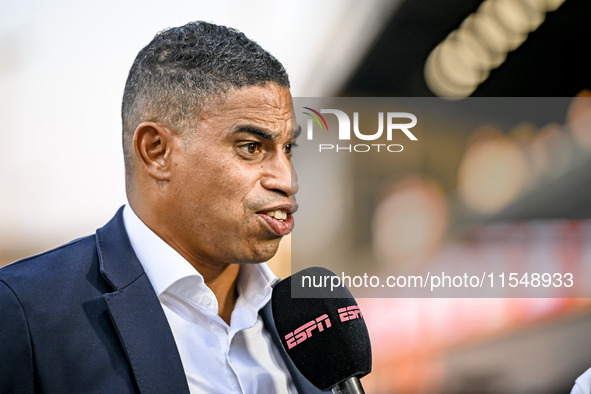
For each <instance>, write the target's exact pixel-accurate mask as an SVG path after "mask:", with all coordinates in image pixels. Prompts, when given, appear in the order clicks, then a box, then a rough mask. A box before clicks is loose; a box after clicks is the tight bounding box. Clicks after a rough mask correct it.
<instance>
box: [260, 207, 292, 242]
mask: <svg viewBox="0 0 591 394" xmlns="http://www.w3.org/2000/svg"><path fill="white" fill-rule="evenodd" d="M291 214H292V213H291V211H289V210H287V209H274V210H272V211H263V212H259V215H260V217H261V218H262V219H263V220H264V221H265V223H267V225H268V226H269V227H270V229H271V230H272V232H273V233H275V235H278V236H281V237H282V236H284V235H287V234H289V233H290V232H291V230H292V229H293V218H292V215H291Z"/></svg>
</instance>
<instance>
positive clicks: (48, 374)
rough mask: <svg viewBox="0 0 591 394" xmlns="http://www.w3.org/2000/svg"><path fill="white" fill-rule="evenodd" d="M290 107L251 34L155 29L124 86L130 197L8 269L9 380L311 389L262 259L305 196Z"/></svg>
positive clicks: (39, 387)
mask: <svg viewBox="0 0 591 394" xmlns="http://www.w3.org/2000/svg"><path fill="white" fill-rule="evenodd" d="M292 113H293V111H292V102H291V96H290V93H289V80H288V77H287V74H286V72H285V70H284V68H283V66H282V65H281V64H280V63H279V62H278V61H277V60H276V59H275V58H274V57H272V56H271V55H270V54H269V53H267V52H266V51H264V50H263V49H262V48H261V47H260V46H258V45H257V44H256V43H254V42H252V41H251V40H249V39H248V38H246V37H245V36H244V35H243V34H241V33H239V32H237V31H235V30H233V29H229V28H226V27H222V26H216V25H213V24H209V23H203V22H199V23H190V24H188V25H185V26H182V27H179V28H172V29H169V30H166V31H164V32H161V33H159V34H158V35H156V37H155V38H154V39H153V40H152V42H151V43H150V44H148V46H146V47H145V48H144V49H142V50H141V51H140V53H139V54H138V56H137V58H136V60H135V62H134V63H133V66H132V67H131V70H130V73H129V77H128V80H127V83H126V86H125V92H124V96H123V105H122V119H123V151H124V158H125V177H126V192H127V198H128V202H129V204H128V205H126V206H125V207H124V208H122V209H120V210H119V212H118V213H117V214H116V215H115V217H114V218H113V219H112V220H111V221H110V222H109V223H108V224H107V225H105V226H104V227H103V228H101V229H99V230H97V232H96V235H94V236H90V237H86V238H81V239H78V240H76V241H73V242H71V243H69V244H67V245H64V246H61V247H59V248H57V249H55V250H52V251H49V252H46V253H43V254H41V255H39V256H35V257H32V258H28V259H25V260H22V261H19V262H17V263H14V264H12V265H9V266H7V267H5V268H4V269H2V270H0V310H1V311H2V319H0V357H1V358H0V392H2V393H4V392H18V393H26V392H48V393H67V392H107V393H125V392H135V391H140V392H146V393H148V392H153V393H167V392H170V393H182V392H189V390H190V391H191V392H194V393H235V392H244V393H273V392H294V391H295V390H296V389H297V390H298V391H300V392H313V391H315V389H314V388H313V387H312V386H311V385H310V384H309V382H307V381H306V380H305V379H304V378H303V377H302V376H301V375H299V373H297V371H296V370H295V369H294V368H293V365H292V364H290V362H289V360H287V358H286V356H285V353H284V352H283V350H282V349H281V345H280V343H279V341H278V338H277V334H276V332H273V329H272V322H270V321H269V319H270V314H269V310H268V301H269V299H270V295H271V286H272V285H273V283H274V282H275V281H276V280H277V278H275V277H274V275H273V274H272V273H271V272H270V270H269V268H268V267H267V266H266V265H265V264H264V263H262V262H264V261H266V260H267V259H269V258H270V257H272V256H273V255H274V254H275V252H276V250H277V248H278V245H279V241H280V240H281V238H282V237H283V236H284V235H286V234H288V233H289V232H290V231H291V229H292V226H293V219H292V215H293V213H294V212H295V211H296V209H297V205H296V203H295V200H294V194H295V193H296V191H297V182H295V177H292V171H293V169H292V165H291V149H292V146H293V144H294V141H295V138H296V137H297V134H298V132H299V128H298V127H297V125H296V123H295V120H294V118H293V116H292ZM294 175H295V174H294ZM265 305H267V307H265Z"/></svg>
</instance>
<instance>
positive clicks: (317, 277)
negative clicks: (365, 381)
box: [271, 267, 371, 394]
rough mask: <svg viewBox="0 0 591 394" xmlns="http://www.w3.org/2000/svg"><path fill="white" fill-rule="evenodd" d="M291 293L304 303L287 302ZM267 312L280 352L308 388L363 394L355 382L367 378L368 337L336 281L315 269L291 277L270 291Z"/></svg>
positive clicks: (354, 306)
mask: <svg viewBox="0 0 591 394" xmlns="http://www.w3.org/2000/svg"><path fill="white" fill-rule="evenodd" d="M337 281H338V286H336V287H335V286H334V284H336V283H337ZM319 284H323V285H322V286H319ZM292 290H293V293H294V295H295V296H298V297H306V298H292ZM329 297H330V298H329ZM271 307H272V311H273V319H274V321H275V327H276V329H277V332H278V333H279V337H280V339H281V343H282V345H283V348H284V349H285V351H286V353H287V354H288V355H289V358H290V359H291V361H292V362H293V364H294V365H295V366H296V368H297V369H298V370H299V371H300V372H301V373H302V375H304V377H305V378H306V379H308V380H309V381H310V383H312V384H313V385H314V386H316V387H317V388H319V389H321V390H324V391H328V390H332V391H333V393H335V394H336V393H343V394H349V393H351V394H361V393H364V391H363V387H362V386H361V382H360V381H359V379H360V378H361V377H363V376H365V375H367V374H368V373H370V372H371V344H370V341H369V334H368V332H367V327H366V326H365V321H364V319H363V314H362V313H361V310H360V309H359V306H357V303H356V302H355V299H354V298H353V295H352V294H351V292H350V291H349V289H347V287H345V286H344V285H341V283H340V278H339V277H338V276H336V275H335V274H334V273H333V272H331V271H330V270H328V269H326V268H320V267H312V268H306V269H304V270H302V271H300V272H298V273H296V274H293V275H292V276H290V277H288V278H286V279H284V280H282V281H281V282H279V283H278V284H277V285H275V287H274V288H273V296H272V298H271Z"/></svg>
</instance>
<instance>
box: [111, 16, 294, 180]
mask: <svg viewBox="0 0 591 394" xmlns="http://www.w3.org/2000/svg"><path fill="white" fill-rule="evenodd" d="M267 82H275V83H277V84H279V85H280V86H285V87H288V88H289V78H288V76H287V73H286V71H285V69H284V68H283V66H282V65H281V63H280V62H279V61H278V60H277V59H276V58H275V57H273V56H272V55H271V54H270V53H269V52H267V51H265V50H264V49H263V48H261V46H260V45H258V44H257V43H256V42H254V41H252V40H250V39H249V38H247V37H246V36H245V35H244V34H243V33H241V32H239V31H237V30H235V29H232V28H229V27H226V26H218V25H214V24H212V23H207V22H201V21H198V22H191V23H188V24H186V25H184V26H180V27H173V28H170V29H167V30H164V31H162V32H160V33H158V34H157V35H156V36H155V37H154V39H153V40H152V41H151V42H150V43H149V44H148V45H147V46H146V47H145V48H144V49H142V50H141V51H140V52H139V53H138V55H137V57H136V58H135V61H134V62H133V65H132V66H131V69H130V70H129V76H128V77H127V83H126V84H125V91H124V93H123V102H122V106H121V118H122V122H123V153H124V158H125V167H126V174H127V175H129V171H130V167H131V154H132V152H133V147H132V142H133V135H134V133H135V129H136V128H137V126H138V125H139V124H140V123H141V122H144V121H154V122H159V123H161V124H164V125H165V126H167V127H169V128H171V129H172V130H174V131H176V132H177V133H180V134H182V133H184V132H185V131H186V130H188V129H191V128H193V127H194V125H195V122H196V119H197V118H198V114H199V111H200V110H201V109H202V107H203V105H204V103H205V102H207V101H208V100H209V99H211V98H212V97H221V96H222V95H223V94H224V93H225V92H227V91H229V90H230V89H231V88H241V87H244V86H251V85H264V84H265V83H267Z"/></svg>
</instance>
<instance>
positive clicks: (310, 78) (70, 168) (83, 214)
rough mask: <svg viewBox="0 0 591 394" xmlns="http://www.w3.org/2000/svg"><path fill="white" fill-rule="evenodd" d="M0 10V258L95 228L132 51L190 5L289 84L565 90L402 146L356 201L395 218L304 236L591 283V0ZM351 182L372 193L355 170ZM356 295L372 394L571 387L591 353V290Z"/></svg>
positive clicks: (339, 177) (185, 16)
mask: <svg viewBox="0 0 591 394" xmlns="http://www.w3.org/2000/svg"><path fill="white" fill-rule="evenodd" d="M0 9H1V10H2V12H0V92H1V93H2V94H1V95H0V119H2V122H3V128H2V129H1V130H0V136H1V139H2V141H3V143H4V149H3V153H2V155H0V176H1V178H2V186H0V265H4V264H7V263H10V262H11V261H14V260H16V259H18V258H21V257H24V256H27V255H30V254H34V253H37V252H40V251H43V250H45V249H47V248H50V247H52V246H57V245H59V244H61V243H64V242H67V241H69V240H71V239H73V238H76V237H78V236H81V235H85V234H89V233H91V232H93V231H94V229H95V228H97V227H100V226H101V225H102V224H104V223H105V222H106V221H107V220H108V219H109V218H110V217H111V216H112V214H113V213H114V212H115V210H116V209H117V208H118V207H119V206H120V205H121V204H123V203H124V202H125V195H124V189H123V171H122V166H123V160H122V154H121V150H120V148H119V146H120V120H119V106H120V98H121V93H122V90H123V86H124V82H125V78H126V74H127V71H128V69H129V66H130V65H131V62H132V61H133V57H134V56H135V54H136V53H137V52H138V50H139V49H140V48H141V47H142V46H143V45H145V44H146V43H147V42H148V41H149V40H150V39H151V37H152V36H153V35H154V33H155V32H156V31H157V30H161V29H164V28H166V27H169V26H173V25H180V24H183V23H186V22H187V21H189V20H197V19H202V20H208V21H212V22H215V23H220V24H226V25H229V26H233V27H236V28H238V29H240V30H242V31H244V32H245V33H246V34H247V35H248V36H249V37H251V38H253V39H255V40H256V41H258V42H259V43H260V44H261V45H262V46H263V47H265V48H266V49H268V50H269V51H270V52H272V53H273V54H274V55H275V56H277V57H278V58H279V59H280V60H281V61H282V62H283V63H284V64H285V66H286V68H287V70H288V72H289V74H290V77H291V80H292V84H293V88H292V93H293V95H294V96H299V97H308V96H317V97H329V96H347V97H360V96H362V97H437V96H454V97H466V96H468V97H564V98H567V99H565V100H561V102H564V103H565V104H564V105H563V107H562V108H557V111H562V112H561V113H562V115H561V116H562V117H561V118H560V119H558V120H556V119H554V118H553V119H552V120H551V121H548V122H547V123H546V122H544V121H543V120H540V118H542V119H543V116H540V115H543V114H536V116H532V119H521V120H520V121H519V122H518V123H516V124H514V125H511V126H507V125H506V124H494V123H492V124H487V125H486V127H479V128H474V129H460V130H457V131H456V132H454V133H450V134H446V135H445V136H443V135H433V136H430V138H429V140H427V139H425V143H422V145H421V149H420V151H419V152H418V153H417V154H416V155H413V156H412V157H413V159H412V160H410V161H408V162H405V163H401V165H400V166H398V167H392V166H388V167H384V173H383V174H382V175H383V177H381V178H379V177H378V178H372V181H375V182H384V184H383V187H384V188H387V190H389V193H388V199H385V200H383V201H388V202H389V205H385V206H382V207H381V208H380V205H375V206H374V205H371V206H370V207H369V208H368V210H367V212H362V213H359V212H353V213H352V214H353V215H360V214H367V217H368V218H370V219H371V218H372V217H374V215H375V213H376V212H378V211H379V209H386V212H387V213H388V215H390V216H391V218H392V219H391V220H389V221H388V220H387V221H385V222H384V221H381V222H379V223H378V222H377V221H376V222H375V223H374V224H373V225H375V226H378V227H377V230H376V229H374V232H373V233H372V232H371V231H361V232H360V231H359V230H358V229H355V228H350V227H347V226H343V222H342V221H339V220H337V219H335V220H331V221H323V222H322V225H323V226H325V228H324V229H323V230H324V231H321V232H319V233H318V234H317V235H318V236H317V237H316V238H317V240H316V242H319V243H321V244H322V245H324V246H325V247H334V246H335V245H337V246H338V245H339V242H345V241H348V240H351V239H353V240H361V241H359V242H363V243H364V245H367V249H368V250H367V253H368V254H369V255H372V256H376V255H381V254H382V255H383V254H384V253H386V254H387V255H388V256H390V258H391V260H392V264H401V263H400V262H407V261H415V262H417V263H416V264H429V262H430V261H432V260H433V259H436V256H437V253H438V251H440V250H443V249H445V248H449V247H453V248H455V249H454V250H456V251H457V255H456V256H460V258H462V256H463V258H465V259H466V262H468V263H470V262H473V261H474V256H475V254H476V255H479V256H488V255H490V254H491V253H496V254H495V256H496V258H500V259H507V261H509V262H517V263H518V262H519V261H520V259H530V260H531V259H532V256H538V255H544V256H549V255H550V256H552V258H557V259H559V261H560V262H561V263H563V264H565V265H568V266H569V267H571V268H572V269H573V270H575V271H577V272H580V276H579V280H586V279H587V278H586V274H588V273H589V265H590V264H591V246H590V245H591V232H590V227H589V226H590V224H589V218H590V217H591V204H589V201H591V182H589V181H590V180H591V175H589V174H591V126H589V122H588V119H589V117H591V101H590V100H591V99H589V98H587V97H589V96H591V94H590V93H589V91H588V90H586V89H591V80H590V79H591V76H590V72H589V70H588V67H587V66H588V61H587V58H586V55H585V53H586V51H587V50H588V43H589V40H590V38H591V34H590V31H589V24H588V20H589V16H590V15H591V2H589V1H588V0H565V1H564V0H485V1H483V0H446V1H428V0H393V1H386V0H370V1H363V2H361V1H355V0H326V1H322V2H318V1H309V0H305V1H298V2H289V3H284V2H274V1H270V0H269V1H263V0H259V1H252V2H248V3H246V2H238V1H219V2H216V3H215V4H214V3H213V2H203V1H169V2H166V4H165V3H164V2H156V1H137V0H133V1H126V2H116V1H104V2H100V3H83V2H74V1H66V0H58V1H53V2H42V1H40V0H24V1H16V0H0ZM534 118H535V119H534ZM344 160H345V161H346V162H345V163H344V164H345V165H343V166H342V167H341V170H340V171H341V172H340V173H335V177H334V182H335V184H334V187H335V190H343V189H344V188H346V187H347V185H350V184H354V185H363V182H367V181H368V179H367V177H366V174H364V173H362V172H356V171H355V168H359V167H360V164H362V163H359V162H358V160H361V159H360V158H359V157H358V156H355V155H351V156H349V157H345V159H344ZM335 171H338V170H335ZM485 179H486V180H490V179H496V180H497V181H496V183H494V184H492V183H490V182H483V180H485ZM348 198H349V199H350V200H351V201H358V202H359V201H365V199H371V201H372V204H373V201H374V200H375V198H376V196H373V195H367V193H364V188H363V187H361V186H358V187H355V188H354V189H353V190H352V192H351V194H350V195H349V197H348ZM368 204H369V203H368ZM348 207H349V206H348V205H346V204H341V205H338V204H337V206H336V207H332V209H337V210H338V209H340V210H341V211H340V213H342V214H351V212H349V211H347V208H348ZM384 207H385V208H384ZM392 207H393V208H392ZM302 211H303V210H302ZM336 212H337V214H338V213H339V211H336ZM420 218H423V221H422V222H421V225H420V226H415V227H413V229H414V231H407V232H406V234H405V236H406V238H405V237H400V236H398V235H399V234H400V232H401V231H402V232H404V231H403V230H404V229H408V228H410V227H412V225H411V224H410V222H409V221H411V222H413V223H415V224H416V223H417V221H418V219H420ZM368 220H369V219H368ZM405 220H406V222H405ZM370 224H371V223H370ZM326 226H328V227H326ZM476 229H478V230H477V231H476ZM296 231H297V228H296ZM388 231H390V232H392V234H393V236H392V237H391V238H389V237H388V236H387V234H388ZM372 234H380V236H379V237H377V236H374V235H372ZM315 235H316V234H315ZM396 239H398V240H399V241H396ZM515 240H517V244H518V247H514V246H515V244H516V242H515ZM511 241H513V244H512V245H513V247H511V248H509V247H508V246H507V245H509V244H508V243H510V242H511ZM290 246H291V240H290V239H286V240H285V241H284V242H283V243H282V248H281V250H280V253H278V255H277V256H276V258H275V259H274V261H273V262H272V266H273V268H274V269H275V271H276V272H277V273H278V275H280V276H286V275H289V272H290V266H289V264H290V255H291V253H292V252H293V253H297V251H296V250H294V251H292V250H291V248H290ZM312 250H313V249H312ZM384 250H385V252H384ZM478 253H480V254H478ZM545 258H548V257H545ZM376 260H379V259H376ZM372 261H373V260H372ZM313 264H314V265H318V264H319V263H318V262H313ZM368 264H369V263H368ZM379 268H380V267H379V266H376V267H367V271H369V270H370V269H376V270H377V269H379ZM359 303H360V305H361V307H362V310H363V311H364V314H365V317H366V320H367V323H368V327H369V329H370V335H371V337H372V343H373V351H374V371H373V373H372V374H371V375H369V376H368V377H366V378H364V379H363V382H364V385H365V387H366V391H367V392H368V393H567V392H569V390H570V388H571V387H572V384H573V382H574V379H575V378H576V377H577V376H578V375H580V374H581V373H582V372H584V371H585V370H586V369H587V368H589V367H591V341H589V332H591V302H589V300H588V299H585V298H531V299H527V298H520V299H515V298H494V299H465V298H464V299H403V298H401V299H360V300H359Z"/></svg>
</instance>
